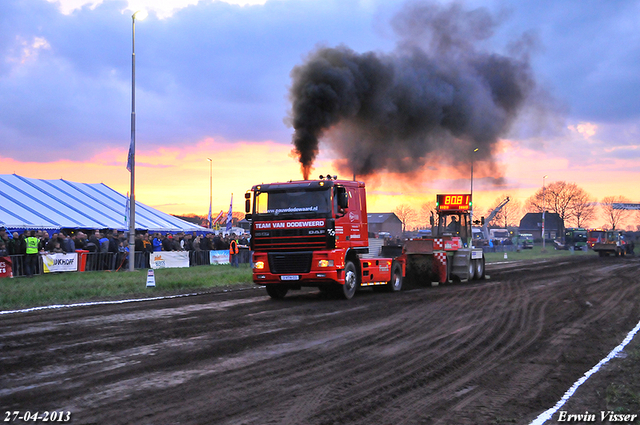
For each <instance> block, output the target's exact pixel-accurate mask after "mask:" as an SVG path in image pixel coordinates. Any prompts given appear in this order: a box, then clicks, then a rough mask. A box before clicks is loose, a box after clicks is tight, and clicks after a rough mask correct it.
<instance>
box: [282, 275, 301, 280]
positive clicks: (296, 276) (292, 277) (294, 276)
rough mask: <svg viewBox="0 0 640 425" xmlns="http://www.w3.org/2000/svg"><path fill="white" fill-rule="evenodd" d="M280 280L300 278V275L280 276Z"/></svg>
mask: <svg viewBox="0 0 640 425" xmlns="http://www.w3.org/2000/svg"><path fill="white" fill-rule="evenodd" d="M280 280H300V276H298V275H293V276H280Z"/></svg>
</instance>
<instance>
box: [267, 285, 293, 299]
mask: <svg viewBox="0 0 640 425" xmlns="http://www.w3.org/2000/svg"><path fill="white" fill-rule="evenodd" d="M266 288H267V294H269V296H270V297H271V298H273V299H274V300H281V299H283V298H284V297H285V295H287V292H289V288H287V287H286V286H283V285H266Z"/></svg>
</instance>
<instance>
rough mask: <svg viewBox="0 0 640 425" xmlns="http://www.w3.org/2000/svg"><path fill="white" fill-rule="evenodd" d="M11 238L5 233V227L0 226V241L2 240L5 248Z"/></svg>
mask: <svg viewBox="0 0 640 425" xmlns="http://www.w3.org/2000/svg"><path fill="white" fill-rule="evenodd" d="M10 240H11V238H10V237H9V235H7V229H5V228H4V227H0V242H4V246H5V249H6V247H7V246H9V241H10Z"/></svg>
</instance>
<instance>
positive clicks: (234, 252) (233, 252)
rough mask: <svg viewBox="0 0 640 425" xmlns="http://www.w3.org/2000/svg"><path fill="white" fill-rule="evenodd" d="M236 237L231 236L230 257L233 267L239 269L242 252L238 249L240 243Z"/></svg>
mask: <svg viewBox="0 0 640 425" xmlns="http://www.w3.org/2000/svg"><path fill="white" fill-rule="evenodd" d="M235 236H236V235H235V234H232V235H231V240H230V242H229V256H230V257H231V258H230V261H231V267H239V265H238V260H239V259H238V253H239V252H240V251H239V249H238V241H236V237H235Z"/></svg>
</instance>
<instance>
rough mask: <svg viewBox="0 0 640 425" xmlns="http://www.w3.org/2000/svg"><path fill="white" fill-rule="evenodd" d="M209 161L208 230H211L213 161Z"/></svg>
mask: <svg viewBox="0 0 640 425" xmlns="http://www.w3.org/2000/svg"><path fill="white" fill-rule="evenodd" d="M207 159H208V160H209V229H213V223H212V222H211V206H212V204H213V160H212V159H211V158H207Z"/></svg>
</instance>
